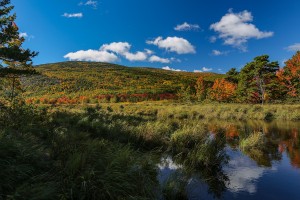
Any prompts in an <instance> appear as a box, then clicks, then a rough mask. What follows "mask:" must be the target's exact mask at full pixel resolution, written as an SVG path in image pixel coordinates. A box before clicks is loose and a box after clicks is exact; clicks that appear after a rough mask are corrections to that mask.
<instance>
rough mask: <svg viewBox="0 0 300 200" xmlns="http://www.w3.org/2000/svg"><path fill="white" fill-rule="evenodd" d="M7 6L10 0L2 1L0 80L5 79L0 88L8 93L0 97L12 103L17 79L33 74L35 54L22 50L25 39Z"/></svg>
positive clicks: (0, 18)
mask: <svg viewBox="0 0 300 200" xmlns="http://www.w3.org/2000/svg"><path fill="white" fill-rule="evenodd" d="M9 4H10V0H3V1H1V3H0V62H1V64H0V78H5V79H6V80H5V81H3V82H2V83H3V84H1V87H4V88H1V89H2V90H3V89H6V92H7V88H8V87H10V89H9V91H8V93H7V94H4V95H1V96H4V97H5V96H6V97H7V98H6V100H9V101H10V103H13V100H14V99H15V97H16V96H17V94H18V93H16V91H17V89H18V88H17V87H18V86H19V85H20V84H19V79H18V78H19V77H20V76H21V75H28V74H29V75H31V74H34V70H33V68H32V58H33V57H35V56H36V55H37V53H36V52H32V51H30V50H29V49H23V48H22V43H23V42H24V40H25V39H24V37H20V35H19V31H18V27H17V25H16V24H15V22H14V21H15V20H16V15H15V14H11V11H12V9H13V8H14V7H13V6H11V5H9ZM7 85H8V86H7ZM1 89H0V94H2V92H1ZM0 100H1V99H0ZM2 100H3V99H2Z"/></svg>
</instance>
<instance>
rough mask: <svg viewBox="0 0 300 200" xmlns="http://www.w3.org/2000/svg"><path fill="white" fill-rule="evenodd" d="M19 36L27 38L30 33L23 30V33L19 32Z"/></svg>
mask: <svg viewBox="0 0 300 200" xmlns="http://www.w3.org/2000/svg"><path fill="white" fill-rule="evenodd" d="M19 37H24V38H26V37H28V34H27V33H22V32H21V33H20V34H19Z"/></svg>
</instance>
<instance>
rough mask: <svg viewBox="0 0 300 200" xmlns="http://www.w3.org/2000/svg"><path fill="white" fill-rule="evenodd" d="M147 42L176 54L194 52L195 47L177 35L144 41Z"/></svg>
mask: <svg viewBox="0 0 300 200" xmlns="http://www.w3.org/2000/svg"><path fill="white" fill-rule="evenodd" d="M146 43H147V44H153V45H156V46H158V47H159V48H161V49H166V50H167V51H171V52H176V53H177V54H188V53H196V50H195V47H194V46H193V45H192V44H191V43H190V42H189V41H187V40H186V39H184V38H179V37H167V38H166V39H163V38H162V37H157V38H156V39H155V40H153V41H146Z"/></svg>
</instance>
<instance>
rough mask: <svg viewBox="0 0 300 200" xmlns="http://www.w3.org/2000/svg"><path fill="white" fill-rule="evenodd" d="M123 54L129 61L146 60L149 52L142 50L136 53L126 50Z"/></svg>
mask: <svg viewBox="0 0 300 200" xmlns="http://www.w3.org/2000/svg"><path fill="white" fill-rule="evenodd" d="M123 55H124V56H125V58H126V59H127V60H129V61H144V60H146V59H147V54H146V53H145V52H141V51H138V52H136V53H130V52H125V53H124V54H123Z"/></svg>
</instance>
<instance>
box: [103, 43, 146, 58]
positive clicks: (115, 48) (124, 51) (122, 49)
mask: <svg viewBox="0 0 300 200" xmlns="http://www.w3.org/2000/svg"><path fill="white" fill-rule="evenodd" d="M130 48H131V45H130V44H129V43H128V42H113V43H110V44H104V45H102V46H101V47H100V50H101V51H111V52H114V53H117V54H120V55H122V56H124V57H125V58H126V59H127V60H129V61H143V60H146V59H147V57H148V54H147V51H146V52H141V51H138V52H136V53H131V52H130Z"/></svg>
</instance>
